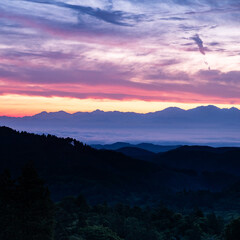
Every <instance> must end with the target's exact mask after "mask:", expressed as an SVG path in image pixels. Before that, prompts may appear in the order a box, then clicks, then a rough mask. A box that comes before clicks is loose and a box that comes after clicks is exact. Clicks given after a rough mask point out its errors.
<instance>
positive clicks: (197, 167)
mask: <svg viewBox="0 0 240 240" xmlns="http://www.w3.org/2000/svg"><path fill="white" fill-rule="evenodd" d="M0 153H1V165H0V170H1V171H3V170H4V169H6V168H8V169H10V171H11V172H12V174H13V175H14V177H16V176H18V175H19V172H20V170H21V168H22V167H23V166H24V164H26V163H27V162H29V161H30V162H34V164H35V166H36V169H37V171H38V172H39V174H40V176H41V177H42V178H43V179H45V181H46V183H47V185H48V187H49V189H50V191H51V193H52V198H53V199H54V200H59V199H61V198H62V197H64V196H68V195H75V196H77V195H79V194H80V193H81V194H83V195H85V196H86V198H87V199H88V201H89V202H90V203H99V202H104V201H107V202H109V203H116V202H127V203H131V204H137V205H152V204H159V202H160V201H162V202H165V203H166V204H169V205H171V204H172V205H174V206H176V203H177V205H178V207H186V206H188V207H189V206H191V207H193V205H195V204H196V205H199V204H200V205H201V204H203V205H206V206H207V207H213V206H222V205H221V204H223V202H224V206H225V208H238V207H239V206H238V202H239V201H237V200H236V201H235V200H234V201H233V199H237V198H238V197H239V196H238V195H239V194H238V191H239V188H240V184H239V179H240V149H239V148H209V147H197V146H195V147H188V146H183V147H180V148H177V149H174V150H171V151H168V152H165V153H160V154H156V153H152V156H151V157H147V156H146V158H145V159H142V160H139V159H136V158H133V157H128V156H126V155H124V154H123V153H119V152H116V151H110V150H96V149H93V148H92V147H90V146H87V145H84V144H83V143H81V142H79V141H76V140H74V139H72V138H65V139H64V138H58V137H55V136H52V135H35V134H29V133H26V132H21V133H20V132H17V131H15V130H12V129H10V128H7V127H1V128H0ZM209 190H210V191H212V192H209ZM199 191H200V192H199ZM176 193H177V194H176ZM223 199H224V200H223ZM230 202H232V203H231V204H230ZM233 202H234V204H233Z"/></svg>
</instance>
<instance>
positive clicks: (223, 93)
mask: <svg viewBox="0 0 240 240" xmlns="http://www.w3.org/2000/svg"><path fill="white" fill-rule="evenodd" d="M239 13H240V6H239V4H238V2H237V1H236V0H229V1H211V0H204V1H203V0H202V1H198V0H193V1H179V0H174V1H172V0H171V1H170V0H163V1H155V0H148V1H135V0H90V1H89V0H88V1H87V0H83V1H76V0H58V1H57V0H56V1H55V0H54V1H50V0H45V1H41V0H26V1H17V0H3V1H2V2H1V6H0V26H1V28H0V113H1V114H2V115H11V114H12V115H24V114H28V115H32V114H33V113H36V112H39V111H42V110H49V111H56V110H65V111H68V112H74V111H91V110H95V109H96V108H99V109H102V110H119V111H136V112H149V111H156V110H160V109H162V108H165V107H168V106H179V107H183V108H190V107H194V106H196V105H200V104H216V105H218V106H223V105H219V104H226V105H224V106H229V107H230V106H233V105H234V106H238V104H240V70H239V62H240V54H239V53H240V48H239V38H240V29H239V27H238V25H239ZM196 36H198V37H197V38H196ZM194 39H195V40H194ZM202 53H205V55H203V54H202ZM29 101H30V102H29ZM33 103H35V104H33ZM74 104H75V105H74ZM46 108H48V109H46Z"/></svg>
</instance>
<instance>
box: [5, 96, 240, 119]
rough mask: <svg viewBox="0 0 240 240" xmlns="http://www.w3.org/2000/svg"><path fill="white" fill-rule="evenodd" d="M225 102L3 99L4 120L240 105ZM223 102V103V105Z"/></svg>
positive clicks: (239, 105) (10, 97)
mask: <svg viewBox="0 0 240 240" xmlns="http://www.w3.org/2000/svg"><path fill="white" fill-rule="evenodd" d="M220 102H221V101H216V100H215V101H214V100H213V102H207V103H206V102H203V103H201V102H196V103H180V102H160V101H142V100H109V99H77V98H65V97H36V96H22V95H2V96H0V116H11V117H23V116H32V115H35V114H37V113H40V112H42V111H47V112H57V111H61V110H63V111H66V112H68V113H74V112H92V111H94V110H96V109H99V110H103V111H121V112H136V113H147V112H155V111H160V110H163V109H165V108H168V107H179V108H182V109H186V110H187V109H191V108H195V107H198V106H206V105H215V106H217V107H219V108H231V107H236V108H238V109H240V104H227V103H226V104H222V103H220ZM222 102H223V101H222Z"/></svg>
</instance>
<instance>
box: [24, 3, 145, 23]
mask: <svg viewBox="0 0 240 240" xmlns="http://www.w3.org/2000/svg"><path fill="white" fill-rule="evenodd" d="M25 1H28V2H33V3H40V4H48V5H54V6H58V7H63V8H67V9H71V10H74V11H77V12H78V13H80V14H87V15H89V16H92V17H95V18H97V19H99V20H102V21H105V22H108V23H111V24H116V25H119V26H133V22H134V23H136V22H138V21H140V20H141V19H142V18H143V17H144V15H136V14H129V13H127V12H123V11H112V10H103V9H100V8H92V7H86V6H80V5H73V4H68V3H64V2H58V1H54V0H51V1H50V0H25Z"/></svg>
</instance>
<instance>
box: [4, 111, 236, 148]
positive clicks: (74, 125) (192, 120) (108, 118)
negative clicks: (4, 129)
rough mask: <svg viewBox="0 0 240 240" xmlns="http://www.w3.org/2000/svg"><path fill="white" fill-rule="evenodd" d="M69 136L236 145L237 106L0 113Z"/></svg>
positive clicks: (14, 122)
mask: <svg viewBox="0 0 240 240" xmlns="http://www.w3.org/2000/svg"><path fill="white" fill-rule="evenodd" d="M1 125H2V126H9V127H13V128H15V129H19V130H26V131H33V132H35V133H44V132H45V133H51V134H54V135H57V136H61V137H73V138H76V139H78V140H80V141H84V142H87V143H96V142H99V143H113V142H117V141H125V142H156V143H160V144H165V145H166V143H167V144H168V145H169V144H170V145H179V144H183V143H184V144H186V143H195V144H207V145H209V144H210V145H212V146H226V145H228V146H240V139H239V136H238V133H239V131H240V110H239V109H237V108H230V109H220V108H217V107H215V106H206V107H203V106H202V107H197V108H194V109H190V110H183V109H180V108H167V109H165V110H162V111H158V112H154V113H147V114H138V113H132V112H126V113H124V112H117V111H115V112H103V111H100V110H97V111H94V112H89V113H88V112H77V113H73V114H69V113H66V112H63V111H60V112H52V113H47V112H42V113H40V114H37V115H34V116H31V117H22V118H14V117H0V126H1Z"/></svg>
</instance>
